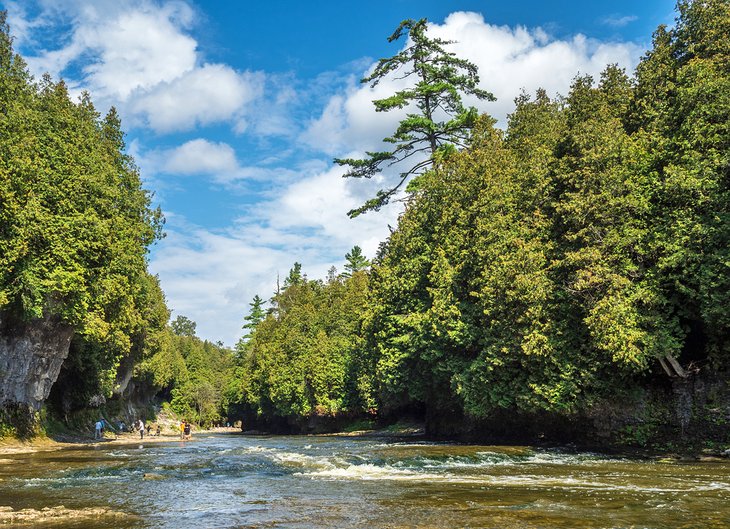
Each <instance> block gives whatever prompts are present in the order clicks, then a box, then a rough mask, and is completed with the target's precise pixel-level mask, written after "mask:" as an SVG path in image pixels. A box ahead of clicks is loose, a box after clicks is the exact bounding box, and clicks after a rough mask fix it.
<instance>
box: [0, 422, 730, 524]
mask: <svg viewBox="0 0 730 529" xmlns="http://www.w3.org/2000/svg"><path fill="white" fill-rule="evenodd" d="M3 461H4V462H0V506H4V507H5V509H6V511H7V509H12V510H13V512H14V513H18V512H23V511H22V510H23V509H27V510H31V509H32V510H33V511H28V512H29V513H30V514H33V513H36V514H37V512H38V511H40V510H41V509H43V508H58V506H61V505H62V506H64V509H65V510H62V511H58V513H59V515H58V517H57V518H55V519H46V520H42V519H39V518H37V517H36V518H35V519H33V520H32V521H30V522H28V521H25V520H22V519H18V520H15V521H14V522H13V523H14V524H16V525H19V526H21V527H22V526H25V527H54V528H70V527H100V528H106V527H109V528H112V527H114V528H137V527H140V528H141V527H162V528H168V527H169V528H173V527H180V526H181V525H182V524H183V523H184V524H186V525H188V526H190V527H210V528H224V527H225V528H229V527H230V528H233V527H237V528H238V527H249V528H259V527H282V528H297V527H323V528H334V527H337V528H342V527H389V528H390V527H404V528H405V527H413V528H415V527H418V528H427V527H439V528H447V527H484V528H491V527H494V528H506V529H509V528H518V527H519V528H529V529H532V528H535V529H536V528H546V529H547V528H623V527H625V528H629V527H642V528H652V529H665V528H667V529H668V528H673V529H674V528H677V527H687V528H689V527H707V528H721V527H723V528H724V527H728V520H730V502H729V501H728V500H730V465H729V464H727V463H726V462H722V463H693V464H680V463H667V462H658V461H651V460H635V459H628V458H619V457H616V458H614V457H606V456H601V455H597V454H586V453H582V454H570V453H565V452H560V451H546V450H533V449H529V448H523V447H485V446H459V445H448V444H430V443H394V442H383V441H382V440H380V439H373V438H347V437H271V438H269V437H259V438H252V437H242V436H234V435H229V436H222V435H219V436H209V437H208V438H205V439H199V440H197V441H194V442H190V443H179V442H173V443H169V444H153V445H144V444H143V445H131V446H120V445H114V444H110V445H103V446H101V447H96V448H89V449H81V450H79V449H74V450H61V451H55V452H42V453H37V454H21V455H15V456H8V457H7V458H4V460H3ZM0 520H3V518H2V513H1V512H0ZM0 524H2V521H0Z"/></svg>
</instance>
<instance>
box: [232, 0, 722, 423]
mask: <svg viewBox="0 0 730 529" xmlns="http://www.w3.org/2000/svg"><path fill="white" fill-rule="evenodd" d="M727 35H730V3H728V2H727V1H726V0H709V1H702V2H700V1H695V2H680V3H679V4H678V18H677V23H676V26H675V27H674V28H672V29H667V28H665V27H660V28H659V29H658V30H657V31H656V32H655V34H654V40H653V47H652V49H651V50H650V51H649V52H647V53H646V55H645V56H644V57H643V58H642V60H641V62H640V64H639V66H638V67H637V69H636V72H635V74H634V76H633V77H629V76H627V75H626V73H625V72H624V71H622V70H621V69H619V68H617V67H615V66H609V67H607V68H606V69H605V71H604V72H603V73H602V74H601V76H600V78H599V79H592V78H591V77H588V76H579V77H577V78H576V79H575V81H574V82H573V85H572V87H571V89H570V92H569V93H568V94H567V96H565V97H564V98H563V97H560V98H551V97H549V96H548V95H547V94H546V93H545V92H544V91H538V92H537V93H536V94H535V95H534V96H530V95H527V94H522V95H520V96H519V97H518V98H517V100H516V110H515V111H514V113H513V114H512V115H511V116H510V117H509V120H508V126H507V129H506V130H504V131H503V130H500V129H498V128H495V126H494V120H492V119H491V118H489V117H486V116H484V117H482V118H481V119H480V120H479V122H478V123H477V124H476V125H475V126H474V127H473V129H472V131H471V139H470V144H469V146H468V148H465V149H463V150H461V151H456V150H455V149H450V150H449V149H446V150H443V151H441V152H438V153H436V155H435V156H434V165H433V168H432V169H431V170H429V171H428V172H426V173H424V174H422V175H420V176H419V177H417V179H416V181H414V182H411V185H410V187H409V190H410V193H409V198H408V201H407V206H406V210H405V212H404V213H403V214H402V216H401V217H400V219H399V223H398V226H397V228H396V229H395V230H394V231H393V232H392V234H391V236H390V237H389V239H388V240H387V242H386V243H385V244H384V245H383V246H382V247H381V249H380V251H379V253H378V255H377V256H376V258H375V259H374V262H373V265H372V268H371V269H370V270H369V272H364V271H362V272H358V273H356V274H353V275H352V276H351V277H337V276H336V275H331V276H330V278H328V280H327V281H311V280H306V279H302V278H301V277H300V273H299V272H297V270H298V269H297V268H295V269H294V270H293V275H290V277H289V278H288V280H287V281H286V282H285V284H284V288H283V289H281V291H280V292H278V293H277V294H276V295H275V296H274V298H273V304H272V306H271V308H270V309H269V313H268V315H266V317H265V318H264V319H263V320H262V321H261V322H260V323H259V324H258V325H257V326H256V327H255V330H254V331H253V333H252V334H251V336H250V338H249V339H248V340H247V341H246V342H245V346H244V347H242V348H241V351H240V356H241V358H240V361H239V363H240V366H239V369H238V377H237V380H238V382H237V390H238V392H239V393H238V395H237V396H236V398H237V399H238V400H239V402H241V403H242V405H243V406H244V408H246V409H247V410H249V411H252V412H255V413H257V414H259V415H263V416H266V415H277V416H291V415H294V416H301V415H307V414H317V413H332V412H342V411H349V412H361V413H364V412H368V411H372V410H377V411H378V412H380V413H382V414H387V413H392V412H397V410H405V409H413V408H419V409H423V410H426V413H428V414H442V415H444V414H457V415H458V414H463V415H465V416H468V417H473V418H480V417H481V418H484V417H489V416H490V415H492V414H494V413H496V412H499V410H516V411H523V412H548V413H554V414H557V415H560V416H569V415H571V414H574V413H576V412H578V411H581V410H586V409H590V408H591V407H592V406H594V405H596V404H598V403H600V402H601V401H603V400H605V399H607V398H609V397H616V396H618V395H621V394H626V393H628V392H629V391H631V390H632V388H634V387H636V385H640V384H643V383H646V381H647V380H651V379H658V378H661V377H665V378H667V379H668V378H669V377H674V378H676V379H684V378H686V377H689V376H691V375H692V373H693V372H696V371H703V372H705V373H727V366H728V360H729V359H730V340H729V338H730V336H729V334H730V310H729V309H728V307H730V207H729V206H730V204H729V201H730V131H729V130H728V123H730V99H729V98H728V97H729V95H730V67H729V65H730V40H729V39H728V38H727Z"/></svg>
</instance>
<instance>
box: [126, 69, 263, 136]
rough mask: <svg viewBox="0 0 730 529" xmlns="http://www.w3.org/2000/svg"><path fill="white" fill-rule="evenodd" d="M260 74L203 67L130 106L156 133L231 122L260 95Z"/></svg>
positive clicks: (146, 93)
mask: <svg viewBox="0 0 730 529" xmlns="http://www.w3.org/2000/svg"><path fill="white" fill-rule="evenodd" d="M262 77H263V76H262V74H251V73H243V74H240V73H238V72H236V71H235V70H233V69H232V68H230V67H228V66H225V65H222V64H206V65H203V66H201V67H199V68H195V69H194V70H191V71H189V72H186V73H185V74H183V75H181V76H179V77H177V78H175V79H173V80H172V81H169V82H161V83H159V84H157V85H156V86H155V87H153V88H152V89H151V90H148V91H141V92H140V93H139V94H138V95H137V97H135V98H133V100H132V102H131V104H130V107H131V109H132V110H133V111H134V112H135V113H137V114H141V115H143V116H144V117H145V119H146V122H147V123H148V124H149V126H150V127H151V128H152V129H154V130H155V131H157V132H171V131H175V130H189V129H192V128H194V127H195V126H196V125H198V124H200V125H207V124H210V123H215V122H219V121H227V120H232V119H234V118H235V117H236V116H237V115H239V114H241V113H242V112H243V110H244V108H245V105H246V104H247V103H249V102H251V101H252V100H253V99H255V98H256V97H257V96H259V95H260V94H261V89H262Z"/></svg>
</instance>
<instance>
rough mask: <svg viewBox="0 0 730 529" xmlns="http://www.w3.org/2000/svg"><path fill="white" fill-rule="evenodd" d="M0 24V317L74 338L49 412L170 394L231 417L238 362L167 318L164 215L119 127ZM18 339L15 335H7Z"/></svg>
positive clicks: (191, 409)
mask: <svg viewBox="0 0 730 529" xmlns="http://www.w3.org/2000/svg"><path fill="white" fill-rule="evenodd" d="M5 20H6V15H5V13H2V14H0V311H2V316H3V318H4V319H5V320H6V321H7V320H13V321H15V320H22V319H25V320H30V319H35V318H48V319H51V320H53V321H58V322H62V323H63V324H66V325H70V326H71V327H72V328H73V338H72V341H71V346H70V350H69V355H68V358H67V359H66V360H65V362H64V364H63V366H62V369H61V373H60V374H59V377H58V380H57V382H56V383H55V384H54V386H53V389H52V392H51V395H50V398H49V399H50V403H51V406H52V408H53V409H54V410H55V411H57V412H59V413H60V414H61V416H62V417H63V418H65V419H68V418H69V416H70V413H71V412H79V411H82V412H83V410H84V409H86V408H88V407H89V405H90V404H93V405H100V404H103V403H104V401H105V400H106V399H108V398H109V397H112V396H113V395H116V396H117V397H119V396H121V397H123V398H127V399H130V400H132V401H134V402H135V403H136V404H137V405H139V406H146V405H147V404H148V403H149V401H150V400H151V399H152V398H153V397H155V395H157V394H159V396H160V397H162V398H163V399H170V400H171V405H172V408H173V409H174V410H175V411H177V412H178V413H179V414H181V415H184V416H185V417H186V418H188V419H189V420H192V421H194V422H197V423H200V424H205V425H208V424H211V423H213V422H218V421H221V420H222V416H223V415H222V414H223V413H224V411H225V408H226V407H227V405H226V402H225V401H224V391H223V390H224V388H225V387H226V385H227V383H228V379H229V378H230V370H231V369H232V367H233V364H232V362H233V354H232V352H231V351H229V350H227V349H225V348H223V347H221V346H219V345H214V344H211V343H209V342H204V341H201V340H200V339H199V338H197V337H195V322H193V321H191V320H190V319H188V318H186V317H184V316H178V317H177V318H176V319H175V320H174V321H173V322H172V323H171V325H170V326H168V325H167V322H168V319H169V316H170V313H169V310H168V309H167V306H166V303H165V298H164V295H163V293H162V290H161V288H160V285H159V282H158V279H157V278H156V277H153V276H151V275H150V274H149V273H148V272H147V251H148V248H149V246H150V245H151V244H152V243H153V242H154V241H155V240H156V239H157V238H159V237H160V236H161V228H162V217H161V214H160V211H159V210H155V209H152V208H151V205H150V194H149V193H148V192H147V191H145V190H144V189H143V188H142V186H141V181H140V176H139V172H138V170H137V168H136V166H135V165H134V162H133V160H132V159H131V158H130V157H129V156H128V155H127V154H126V153H125V145H124V141H123V133H122V130H121V126H120V122H119V117H118V115H117V113H116V111H115V110H114V109H113V108H112V109H111V110H110V112H109V113H108V114H107V115H106V116H105V117H103V118H101V117H100V116H99V114H98V113H97V112H96V110H95V109H94V106H93V104H92V103H91V100H90V99H89V97H88V95H83V96H82V97H81V99H80V100H79V101H78V102H77V103H74V102H72V101H71V100H70V98H69V94H68V92H67V89H66V86H65V84H64V83H63V81H59V82H57V83H56V82H53V81H52V80H51V79H50V77H48V76H44V77H43V79H42V80H41V81H40V82H38V83H36V82H35V81H34V80H33V79H32V78H31V76H30V75H29V74H28V72H27V69H26V67H25V64H24V62H23V60H22V59H21V58H20V57H19V56H18V55H15V54H14V53H13V50H12V39H11V37H10V34H9V28H8V26H7V24H6V23H5ZM6 327H7V328H8V329H11V330H12V328H13V327H12V326H6Z"/></svg>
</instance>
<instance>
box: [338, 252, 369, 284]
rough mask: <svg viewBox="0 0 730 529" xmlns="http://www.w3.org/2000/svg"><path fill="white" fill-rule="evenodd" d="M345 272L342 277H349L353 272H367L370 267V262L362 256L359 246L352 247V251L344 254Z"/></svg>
mask: <svg viewBox="0 0 730 529" xmlns="http://www.w3.org/2000/svg"><path fill="white" fill-rule="evenodd" d="M345 259H346V260H347V262H346V263H345V270H346V271H345V272H343V273H342V276H343V277H351V276H352V275H353V274H354V273H355V272H362V271H364V270H367V269H368V267H369V266H370V261H369V260H368V259H367V257H365V255H363V253H362V248H360V247H359V246H353V247H352V250H350V251H349V252H347V253H346V254H345Z"/></svg>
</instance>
